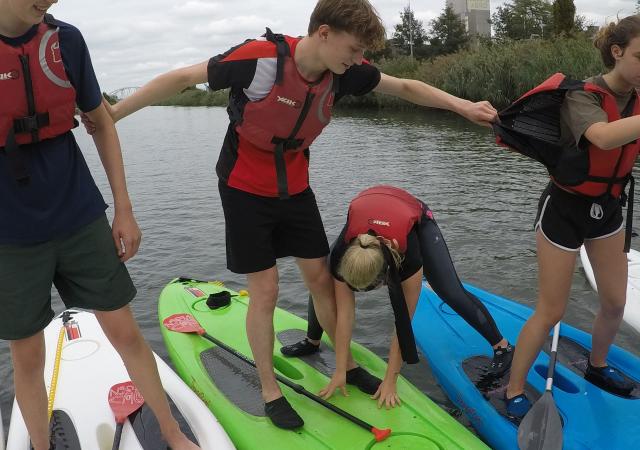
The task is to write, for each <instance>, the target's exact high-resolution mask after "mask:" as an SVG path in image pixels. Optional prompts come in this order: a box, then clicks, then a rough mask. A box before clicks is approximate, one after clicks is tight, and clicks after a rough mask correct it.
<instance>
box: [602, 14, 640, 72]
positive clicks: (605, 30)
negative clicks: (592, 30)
mask: <svg viewBox="0 0 640 450" xmlns="http://www.w3.org/2000/svg"><path fill="white" fill-rule="evenodd" d="M637 36H640V15H638V14H636V15H633V16H628V17H625V18H624V19H619V20H618V22H617V23H615V22H611V23H609V24H608V25H606V26H604V27H602V28H600V30H599V31H598V34H597V35H596V37H595V39H594V41H593V45H594V46H595V47H596V48H597V49H598V50H600V56H601V57H602V62H603V63H604V65H605V66H606V67H608V68H609V69H613V68H614V67H615V65H616V60H615V58H614V57H613V55H612V54H611V47H612V46H614V45H617V46H619V47H620V48H621V49H622V50H623V51H624V49H625V48H626V46H627V45H629V42H630V41H631V39H633V38H635V37H637Z"/></svg>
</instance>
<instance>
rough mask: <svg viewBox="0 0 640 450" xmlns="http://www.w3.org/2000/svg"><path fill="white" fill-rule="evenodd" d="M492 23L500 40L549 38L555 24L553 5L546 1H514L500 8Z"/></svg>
mask: <svg viewBox="0 0 640 450" xmlns="http://www.w3.org/2000/svg"><path fill="white" fill-rule="evenodd" d="M491 22H492V23H493V31H494V34H495V36H496V37H497V38H498V39H514V40H518V39H530V38H531V37H535V36H540V37H547V36H549V35H550V34H551V33H550V31H551V25H552V22H553V14H552V5H550V4H549V3H547V2H546V1H545V0H513V2H512V3H509V2H507V3H505V4H504V5H503V6H498V8H497V10H496V12H495V13H494V14H493V16H492V18H491Z"/></svg>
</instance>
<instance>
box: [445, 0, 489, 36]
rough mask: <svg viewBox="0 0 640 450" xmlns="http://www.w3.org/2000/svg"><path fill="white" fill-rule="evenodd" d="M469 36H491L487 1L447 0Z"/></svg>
mask: <svg viewBox="0 0 640 450" xmlns="http://www.w3.org/2000/svg"><path fill="white" fill-rule="evenodd" d="M447 4H449V5H451V7H452V8H453V11H454V12H455V13H456V14H458V15H459V16H460V19H462V22H463V23H464V24H465V26H466V28H467V32H468V33H469V34H471V35H478V36H486V37H490V36H491V23H490V22H489V20H490V18H491V14H490V10H491V8H490V6H491V5H490V1H489V0H447Z"/></svg>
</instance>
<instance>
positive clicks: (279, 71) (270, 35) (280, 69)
mask: <svg viewBox="0 0 640 450" xmlns="http://www.w3.org/2000/svg"><path fill="white" fill-rule="evenodd" d="M264 37H265V38H266V39H267V41H269V42H273V43H274V44H276V52H277V55H278V59H277V63H276V80H275V84H277V85H281V84H282V78H283V76H284V59H285V57H287V56H291V49H290V48H289V44H287V41H286V39H285V38H284V35H283V34H279V33H278V34H276V33H274V32H273V31H271V29H270V28H267V32H266V33H265V35H264Z"/></svg>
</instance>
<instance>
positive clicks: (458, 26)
mask: <svg viewBox="0 0 640 450" xmlns="http://www.w3.org/2000/svg"><path fill="white" fill-rule="evenodd" d="M430 35H431V37H430V39H429V42H430V44H431V55H432V56H437V55H447V54H449V53H455V52H457V51H458V50H460V49H462V48H463V47H464V46H465V45H466V44H467V42H469V34H468V33H467V30H466V27H465V24H464V23H463V22H462V20H461V19H460V17H459V16H458V15H457V14H456V13H455V12H454V11H453V7H452V6H451V5H450V4H447V5H446V6H445V8H444V10H443V11H442V13H441V14H440V15H439V16H438V17H437V18H436V19H434V20H432V21H431V33H430Z"/></svg>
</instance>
